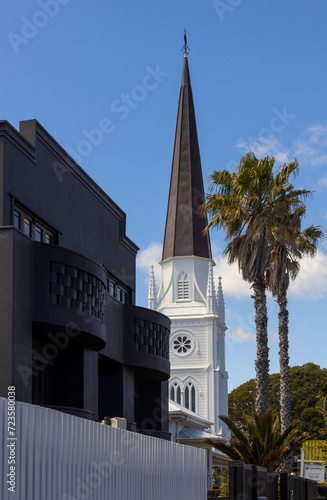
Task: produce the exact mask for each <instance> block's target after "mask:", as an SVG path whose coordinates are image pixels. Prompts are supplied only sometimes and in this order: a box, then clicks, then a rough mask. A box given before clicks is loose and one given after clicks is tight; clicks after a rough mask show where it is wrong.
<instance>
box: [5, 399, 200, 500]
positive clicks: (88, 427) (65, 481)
mask: <svg viewBox="0 0 327 500" xmlns="http://www.w3.org/2000/svg"><path fill="white" fill-rule="evenodd" d="M15 413H16V415H15V418H16V422H15V423H16V425H15V431H14V434H11V435H10V434H9V431H10V432H12V428H13V427H12V425H10V426H9V428H8V400H7V399H4V398H0V443H1V450H0V452H1V454H0V471H1V477H0V495H1V496H0V498H1V500H7V499H10V500H89V499H90V500H174V499H176V500H177V499H178V500H205V499H206V494H207V491H206V455H205V451H204V450H200V449H197V448H193V447H190V446H183V445H180V444H176V443H171V442H168V441H164V440H161V439H156V438H153V437H149V436H144V435H140V434H136V433H133V432H129V431H124V430H121V429H115V428H112V427H110V426H107V425H101V424H99V423H97V422H92V421H89V420H85V419H82V418H78V417H74V416H71V415H66V414H64V413H60V412H58V411H55V410H50V409H47V408H42V407H39V406H34V405H30V404H26V403H19V402H16V406H15ZM14 438H16V439H14ZM12 460H14V462H13V461H12ZM8 462H11V463H8ZM10 467H15V469H11V475H10V474H9V473H10ZM7 474H9V475H7ZM10 480H11V481H12V483H10ZM11 484H15V488H14V489H15V492H12V491H9V490H8V488H10V486H11Z"/></svg>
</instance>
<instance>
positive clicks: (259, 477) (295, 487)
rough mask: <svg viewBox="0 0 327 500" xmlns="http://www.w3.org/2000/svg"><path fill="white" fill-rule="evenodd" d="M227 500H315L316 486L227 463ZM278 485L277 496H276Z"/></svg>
mask: <svg viewBox="0 0 327 500" xmlns="http://www.w3.org/2000/svg"><path fill="white" fill-rule="evenodd" d="M228 467H229V500H279V499H280V500H317V497H318V493H317V482H316V481H312V480H310V479H304V478H302V477H299V476H290V475H288V474H275V473H271V472H268V471H267V469H265V468H264V467H258V466H256V465H248V464H244V463H243V462H241V461H233V462H229V464H228ZM278 485H279V495H278Z"/></svg>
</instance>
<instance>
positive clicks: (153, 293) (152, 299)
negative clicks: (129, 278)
mask: <svg viewBox="0 0 327 500" xmlns="http://www.w3.org/2000/svg"><path fill="white" fill-rule="evenodd" d="M157 308H158V302H157V286H156V279H155V276H154V266H151V273H150V282H149V293H148V309H153V310H154V311H156V310H157Z"/></svg>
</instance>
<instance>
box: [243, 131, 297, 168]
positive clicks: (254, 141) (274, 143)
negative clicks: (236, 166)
mask: <svg viewBox="0 0 327 500" xmlns="http://www.w3.org/2000/svg"><path fill="white" fill-rule="evenodd" d="M236 147H237V148H239V149H241V151H242V152H247V151H249V149H250V150H251V151H252V152H253V153H254V154H255V155H256V156H257V157H258V158H262V157H264V156H267V155H269V156H273V157H274V158H275V159H276V161H277V162H278V163H286V162H289V161H290V159H289V154H288V152H287V151H286V150H285V148H283V146H282V144H281V143H280V142H279V140H278V139H277V138H276V137H272V138H270V139H266V138H264V137H258V138H249V139H248V140H244V139H238V141H237V143H236Z"/></svg>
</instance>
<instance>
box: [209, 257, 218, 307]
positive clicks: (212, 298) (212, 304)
mask: <svg viewBox="0 0 327 500" xmlns="http://www.w3.org/2000/svg"><path fill="white" fill-rule="evenodd" d="M207 313H211V314H217V299H216V291H215V282H214V279H213V266H212V262H211V261H210V262H209V271H208V283H207Z"/></svg>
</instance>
